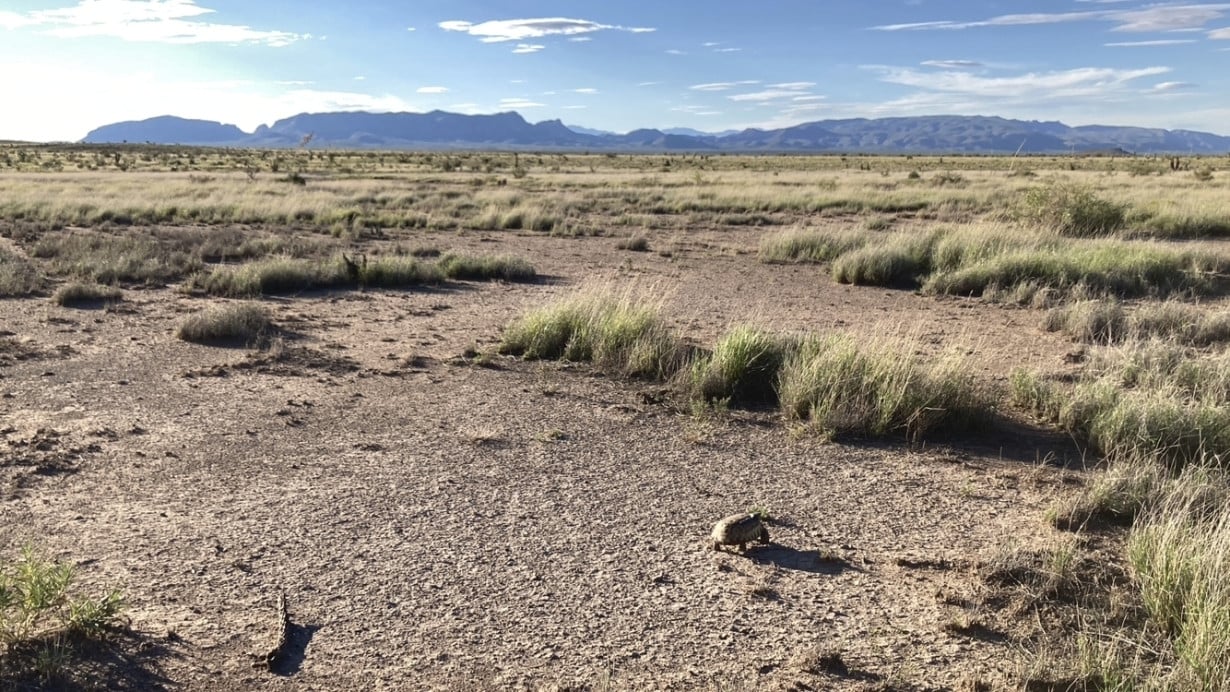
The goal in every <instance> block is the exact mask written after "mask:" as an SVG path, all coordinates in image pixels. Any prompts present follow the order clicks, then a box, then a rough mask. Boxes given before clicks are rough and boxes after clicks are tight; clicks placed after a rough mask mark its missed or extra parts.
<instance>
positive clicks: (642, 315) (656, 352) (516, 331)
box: [499, 290, 685, 379]
mask: <svg viewBox="0 0 1230 692" xmlns="http://www.w3.org/2000/svg"><path fill="white" fill-rule="evenodd" d="M499 351H500V353H504V354H509V355H515V356H523V357H525V358H528V359H546V360H556V359H563V360H570V361H589V362H593V363H595V364H597V365H598V366H599V367H602V368H604V369H608V370H612V371H615V372H618V373H621V374H624V375H627V376H632V377H645V378H651V379H666V378H668V377H670V376H671V375H673V374H674V373H675V372H676V371H678V369H679V367H680V366H681V365H682V363H683V358H684V356H685V349H684V348H683V346H682V344H681V342H680V340H679V338H678V337H677V336H675V334H674V333H673V331H672V330H671V329H670V327H669V326H668V325H667V324H666V321H665V320H664V319H663V318H662V317H661V315H660V308H659V307H658V306H656V305H652V304H649V303H646V302H644V301H641V300H639V299H637V298H635V297H634V296H631V295H624V296H622V297H614V296H611V295H609V294H605V293H603V292H601V291H598V290H589V291H586V292H583V293H581V294H578V295H575V296H572V297H570V298H566V299H564V300H562V301H559V302H557V303H554V304H552V305H548V306H546V307H543V308H540V309H538V310H534V311H531V312H530V313H528V314H526V315H524V316H522V317H521V318H520V319H518V320H516V321H515V322H513V323H512V324H510V325H509V326H508V327H507V328H506V329H505V330H504V335H503V338H502V339H501V341H500V346H499Z"/></svg>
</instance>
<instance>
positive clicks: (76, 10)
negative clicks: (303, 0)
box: [0, 0, 311, 47]
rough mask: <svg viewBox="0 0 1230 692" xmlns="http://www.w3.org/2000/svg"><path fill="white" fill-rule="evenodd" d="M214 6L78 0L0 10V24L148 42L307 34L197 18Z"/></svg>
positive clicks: (275, 42)
mask: <svg viewBox="0 0 1230 692" xmlns="http://www.w3.org/2000/svg"><path fill="white" fill-rule="evenodd" d="M214 12H215V10H212V9H209V8H207V7H201V6H199V5H197V4H196V2H195V1H194V0H79V1H78V2H77V4H76V5H73V6H71V7H61V8H55V9H49V10H32V11H30V12H26V13H24V14H23V13H17V12H8V11H5V12H0V28H5V29H17V28H22V27H35V28H38V29H41V30H42V31H43V32H44V33H46V34H48V35H51V36H56V37H59V38H84V37H91V36H106V37H112V38H119V39H123V40H125V41H135V42H148V43H183V44H188V43H263V44H265V45H268V46H274V47H281V46H287V45H290V44H291V43H294V42H296V41H300V40H303V39H307V38H311V35H310V34H296V33H291V32H288V31H271V30H261V29H253V28H251V27H249V26H246V25H241V24H222V23H214V22H206V21H201V20H199V19H198V18H199V17H202V16H203V15H208V14H213V13H214Z"/></svg>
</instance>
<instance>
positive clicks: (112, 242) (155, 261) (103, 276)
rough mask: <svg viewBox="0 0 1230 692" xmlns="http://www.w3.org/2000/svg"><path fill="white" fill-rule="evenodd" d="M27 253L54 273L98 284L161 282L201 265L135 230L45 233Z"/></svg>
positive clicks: (183, 250)
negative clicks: (115, 232)
mask: <svg viewBox="0 0 1230 692" xmlns="http://www.w3.org/2000/svg"><path fill="white" fill-rule="evenodd" d="M30 254H31V255H33V256H34V257H38V258H40V259H46V260H48V262H49V265H50V269H51V271H52V272H54V273H56V274H60V275H65V276H73V277H77V278H80V279H84V280H87V281H94V282H96V283H100V284H116V283H144V284H164V283H167V282H169V281H177V280H179V279H181V278H183V277H185V276H187V275H189V274H191V273H193V272H195V271H198V270H199V269H200V268H201V266H202V263H201V260H200V257H198V256H197V255H195V254H194V253H193V252H191V251H190V250H189V249H188V248H184V247H180V246H178V245H177V244H174V243H169V242H164V241H163V240H160V239H159V238H156V237H153V236H150V235H144V234H137V233H128V234H123V235H110V234H106V233H97V232H89V233H67V234H64V233H57V234H49V235H47V236H45V237H43V238H42V239H40V240H39V241H38V242H37V243H35V244H34V247H33V248H32V249H31V251H30Z"/></svg>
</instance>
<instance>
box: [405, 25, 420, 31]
mask: <svg viewBox="0 0 1230 692" xmlns="http://www.w3.org/2000/svg"><path fill="white" fill-rule="evenodd" d="M406 31H418V29H416V28H414V27H412V26H408V27H406Z"/></svg>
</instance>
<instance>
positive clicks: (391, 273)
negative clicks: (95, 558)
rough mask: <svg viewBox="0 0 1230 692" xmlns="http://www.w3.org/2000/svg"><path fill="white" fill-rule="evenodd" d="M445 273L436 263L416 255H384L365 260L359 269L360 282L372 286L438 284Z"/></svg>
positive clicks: (394, 286) (400, 286) (405, 286)
mask: <svg viewBox="0 0 1230 692" xmlns="http://www.w3.org/2000/svg"><path fill="white" fill-rule="evenodd" d="M443 280H444V273H443V272H441V271H440V268H439V267H438V266H436V265H434V264H430V263H427V262H423V261H422V260H419V259H416V258H415V257H413V256H411V257H397V256H383V257H377V258H375V259H373V260H371V261H365V262H363V264H362V265H361V267H360V269H359V282H360V283H361V284H362V285H364V286H369V287H372V288H408V287H411V286H421V285H430V284H438V283H440V282H441V281H443Z"/></svg>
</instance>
